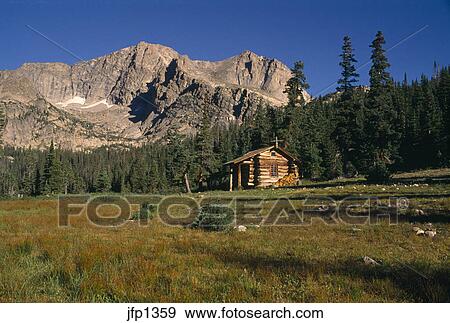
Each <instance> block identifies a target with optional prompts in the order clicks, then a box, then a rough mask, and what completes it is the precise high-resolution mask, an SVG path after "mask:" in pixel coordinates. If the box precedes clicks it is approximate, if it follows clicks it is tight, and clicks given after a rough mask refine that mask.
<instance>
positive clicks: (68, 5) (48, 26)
mask: <svg viewBox="0 0 450 323" xmlns="http://www.w3.org/2000/svg"><path fill="white" fill-rule="evenodd" d="M26 25H30V26H32V27H33V28H35V29H36V30H39V31H40V32H42V33H43V34H45V35H46V36H47V37H49V38H50V39H52V40H54V41H55V42H57V43H59V44H61V45H62V46H64V47H66V48H68V49H69V50H71V51H72V52H74V53H76V55H77V56H79V57H81V58H83V59H90V58H94V57H97V56H100V55H104V54H106V53H109V52H112V51H114V50H117V49H120V48H123V47H126V46H129V45H133V44H136V43H137V42H139V41H141V40H144V41H147V42H151V43H160V44H163V45H167V46H170V47H172V48H174V49H175V50H177V51H178V52H180V53H182V54H186V55H188V56H189V57H191V58H194V59H206V60H220V59H224V58H227V57H229V56H232V55H236V54H238V53H240V52H242V51H243V50H245V49H250V50H252V51H254V52H256V53H258V54H260V55H264V56H268V57H275V58H277V59H280V60H281V61H283V62H284V63H286V64H287V65H288V66H291V65H292V64H293V62H294V61H296V60H300V59H301V60H303V61H304V62H305V70H306V73H307V77H308V80H309V82H310V84H311V89H310V92H311V93H312V94H314V95H315V94H318V93H320V92H321V91H322V90H324V89H325V88H327V87H328V86H329V85H330V84H332V83H333V82H334V81H336V80H337V78H338V77H339V73H340V70H339V66H338V61H339V57H338V55H339V52H340V47H341V42H342V37H343V36H344V35H346V34H348V35H350V36H351V37H352V40H353V43H354V47H355V50H356V56H357V59H358V60H359V64H360V65H361V64H363V63H365V62H366V61H368V59H369V57H370V49H369V47H368V45H369V44H370V42H371V41H372V39H373V37H374V35H375V33H376V31H377V30H382V31H383V32H384V34H385V37H386V40H387V44H386V48H390V47H393V46H396V47H394V48H393V49H392V50H390V51H389V53H388V57H389V60H390V63H391V65H392V67H391V69H390V71H391V73H392V74H393V76H394V77H395V78H396V79H402V78H403V73H405V72H406V73H407V74H408V77H409V78H410V79H412V78H417V77H419V76H420V75H421V74H422V73H425V74H427V75H430V74H431V73H432V68H433V62H434V61H436V62H437V63H438V64H440V65H449V64H450V36H449V32H450V1H449V0H445V1H444V0H430V1H423V0H422V1H416V0H414V1H413V0H411V1H396V0H390V1H375V0H372V1H369V0H354V1H347V0H341V1H320V0H316V1H313V0H306V1H294V0H291V1H288V0H286V1H283V0H259V1H256V0H254V1H245V0H240V1H238V0H226V1H225V0H190V1H182V0H148V1H144V0H91V1H87V0H84V1H83V0H79V1H65V0H60V1H57V0H34V1H32V0H2V1H1V7H0V39H1V44H2V45H1V46H0V69H14V68H17V67H18V66H20V65H21V64H22V63H24V62H54V61H58V62H66V63H74V62H76V61H77V60H76V59H75V58H74V57H72V56H71V55H69V54H68V53H66V52H64V51H62V50H61V49H59V48H58V47H56V46H54V45H53V44H51V43H50V42H48V41H46V40H45V39H43V38H42V37H40V36H38V35H37V34H36V33H34V32H32V31H31V30H30V29H28V28H27V27H26ZM421 29H422V31H420V32H418V31H419V30H421ZM416 32H418V33H417V34H415V35H414V36H411V37H410V38H408V39H406V40H405V38H407V37H408V36H410V35H412V34H414V33H416ZM399 42H400V44H399ZM368 69H369V66H366V67H364V68H362V69H361V70H360V74H361V83H362V84H365V83H367V73H368ZM333 89H334V86H333V87H331V88H330V89H329V90H333ZM329 90H328V91H329Z"/></svg>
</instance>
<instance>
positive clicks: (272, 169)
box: [270, 164, 278, 177]
mask: <svg viewBox="0 0 450 323" xmlns="http://www.w3.org/2000/svg"><path fill="white" fill-rule="evenodd" d="M270 175H271V176H272V177H278V165H277V164H273V165H272V166H271V167H270Z"/></svg>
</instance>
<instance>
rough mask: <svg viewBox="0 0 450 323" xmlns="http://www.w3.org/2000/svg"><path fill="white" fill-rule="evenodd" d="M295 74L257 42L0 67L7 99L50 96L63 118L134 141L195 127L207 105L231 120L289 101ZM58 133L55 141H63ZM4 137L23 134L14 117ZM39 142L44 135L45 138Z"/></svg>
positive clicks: (138, 49) (217, 116)
mask: <svg viewBox="0 0 450 323" xmlns="http://www.w3.org/2000/svg"><path fill="white" fill-rule="evenodd" d="M290 77H291V72H290V70H289V68H288V67H287V66H286V65H284V64H283V63H282V62H280V61H279V60H276V59H271V58H267V57H264V56H260V55H257V54H256V53H254V52H252V51H250V50H244V51H243V52H241V53H239V54H237V55H235V56H232V57H230V58H227V59H225V60H220V61H214V62H211V61H203V60H192V59H190V58H189V57H188V56H187V55H181V54H180V53H178V52H177V51H175V50H174V49H172V48H170V47H167V46H164V45H159V44H150V43H146V42H139V43H138V44H137V45H133V46H129V47H126V48H123V49H120V50H118V51H114V52H112V53H110V54H106V55H103V56H100V57H97V58H93V59H91V60H87V61H82V62H77V63H75V64H72V65H69V64H65V63H60V62H55V63H24V64H22V65H21V66H20V67H19V68H18V69H16V70H6V71H0V99H1V98H3V100H5V99H12V100H13V101H17V102H19V103H20V104H22V105H23V104H29V103H30V102H31V104H32V103H33V102H36V100H41V99H43V100H45V101H46V102H48V103H49V104H50V105H52V106H53V107H55V108H56V109H57V110H58V109H59V110H60V112H61V113H60V114H61V116H60V117H61V118H63V115H64V113H69V114H71V115H73V116H74V117H77V118H79V119H80V120H82V121H83V122H84V123H86V124H90V125H89V127H90V128H92V129H96V128H99V126H101V125H103V128H102V132H104V133H103V134H102V135H101V136H102V137H103V136H106V137H108V135H107V134H108V133H110V135H111V136H112V135H114V136H119V137H123V139H124V141H126V142H128V141H130V140H137V141H139V142H141V141H145V140H158V139H161V138H162V137H163V136H164V135H165V133H167V131H168V129H176V130H179V129H181V132H182V133H186V134H187V133H193V132H195V130H196V128H197V127H198V124H199V122H200V120H201V114H202V111H204V110H205V109H206V110H209V112H210V114H211V115H212V116H213V118H214V121H215V122H218V123H224V124H226V123H229V122H232V121H237V122H241V121H242V120H243V118H245V116H246V115H248V114H251V113H252V111H254V110H255V109H256V107H257V106H258V105H260V104H270V105H274V106H280V107H281V106H283V105H284V104H285V103H286V101H287V98H286V94H285V93H284V86H285V83H286V81H287V80H288V79H289V78H290ZM304 95H305V97H307V98H309V95H308V94H307V93H305V94H304ZM13 101H10V102H9V104H8V105H7V106H6V107H5V108H6V113H7V114H12V113H11V111H12V110H14V104H13V103H12V102H13ZM55 111H56V110H55ZM55 113H56V112H55ZM36 118H38V116H36ZM9 120H10V122H9V124H11V123H13V124H14V123H17V122H16V121H15V119H14V118H12V119H11V118H9ZM49 122H50V121H49ZM33 130H35V129H33V128H31V129H24V131H28V132H30V131H31V132H32V131H33ZM16 133H17V132H16ZM98 135H100V134H98ZM55 136H56V135H55ZM58 136H60V135H58ZM58 136H56V137H57V138H55V140H54V141H55V142H58V141H61V140H59V139H58ZM45 137H48V136H45ZM4 139H5V143H7V144H10V145H13V146H17V145H18V142H19V141H18V140H16V139H14V136H11V131H10V128H9V127H8V125H7V127H6V129H5V133H4ZM38 142H39V138H38V139H37V140H36V145H37V146H39V145H38V144H37V143H38ZM74 142H76V143H77V145H76V146H77V147H88V148H93V147H97V146H99V145H108V144H109V143H108V142H107V141H101V143H99V142H98V141H96V140H93V141H91V142H90V140H89V138H83V139H80V138H77V140H74ZM66 145H67V146H69V147H68V148H70V146H71V144H66ZM77 149H78V148H77Z"/></svg>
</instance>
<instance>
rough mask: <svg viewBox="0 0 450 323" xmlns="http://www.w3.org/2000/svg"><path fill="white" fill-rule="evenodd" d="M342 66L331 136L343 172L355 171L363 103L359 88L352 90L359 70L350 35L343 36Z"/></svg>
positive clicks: (350, 173)
mask: <svg viewBox="0 0 450 323" xmlns="http://www.w3.org/2000/svg"><path fill="white" fill-rule="evenodd" d="M340 57H341V59H342V60H341V62H340V63H339V65H340V66H341V68H342V72H341V78H340V79H339V80H338V84H339V86H338V87H337V91H340V92H342V93H341V95H340V97H339V100H338V102H337V109H338V111H337V116H336V129H335V131H334V133H333V137H335V138H336V141H337V144H338V147H339V151H340V152H341V155H342V159H343V171H344V173H345V175H347V176H349V175H354V173H355V169H354V167H355V165H356V164H357V159H358V154H357V151H356V147H357V146H358V141H359V140H360V138H361V137H360V136H361V133H362V132H363V129H362V123H361V118H362V115H361V114H362V113H363V108H364V105H363V104H362V102H363V100H362V99H361V97H362V96H363V95H364V93H363V92H361V91H358V92H357V91H355V86H356V83H357V82H358V77H359V74H358V73H356V68H355V63H356V62H357V60H356V59H355V56H354V53H353V48H352V44H351V40H350V37H349V36H345V37H344V44H343V46H342V53H341V55H340Z"/></svg>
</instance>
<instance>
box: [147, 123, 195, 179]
mask: <svg viewBox="0 0 450 323" xmlns="http://www.w3.org/2000/svg"><path fill="white" fill-rule="evenodd" d="M183 139H184V138H183V137H182V136H181V135H179V134H178V133H177V132H176V131H173V130H169V132H168V134H167V137H166V142H167V153H168V155H169V156H170V157H169V158H168V160H167V164H166V167H167V172H168V177H169V178H170V179H171V181H170V185H171V186H174V187H176V188H181V187H183V186H184V180H185V179H184V176H185V175H186V174H189V169H190V167H191V163H192V160H191V154H190V153H189V151H188V147H187V142H183ZM153 167H156V165H153Z"/></svg>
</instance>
